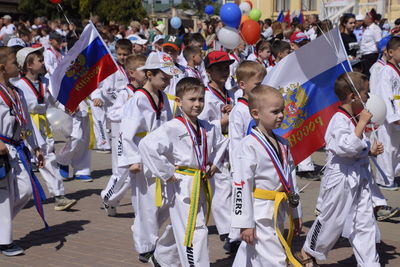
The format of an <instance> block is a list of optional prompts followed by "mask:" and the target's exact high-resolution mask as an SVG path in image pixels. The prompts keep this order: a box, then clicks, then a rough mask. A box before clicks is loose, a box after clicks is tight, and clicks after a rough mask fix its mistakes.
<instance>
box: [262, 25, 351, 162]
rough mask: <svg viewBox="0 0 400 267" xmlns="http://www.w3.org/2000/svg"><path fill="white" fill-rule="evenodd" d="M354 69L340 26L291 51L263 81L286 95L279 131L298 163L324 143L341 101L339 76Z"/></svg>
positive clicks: (277, 132)
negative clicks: (337, 95) (282, 119)
mask: <svg viewBox="0 0 400 267" xmlns="http://www.w3.org/2000/svg"><path fill="white" fill-rule="evenodd" d="M346 71H351V65H350V62H349V61H348V58H347V54H346V50H345V48H344V45H343V42H342V39H341V37H340V32H339V30H338V29H337V28H335V29H333V30H331V31H330V32H328V33H325V35H322V36H320V37H318V38H317V39H316V40H314V41H312V42H310V43H309V44H307V45H305V46H303V47H302V48H300V49H299V50H296V51H295V52H293V53H291V54H289V55H288V56H287V57H285V58H284V59H283V60H282V61H280V62H279V63H278V64H277V65H276V66H275V67H274V68H273V69H272V71H271V72H269V73H268V74H267V76H266V78H265V80H264V81H263V84H267V85H269V86H272V87H275V88H277V89H278V90H280V91H281V93H282V94H283V96H284V98H285V119H284V121H283V123H282V126H281V128H280V129H277V130H276V131H275V133H276V134H278V135H280V136H283V137H284V138H286V139H287V140H288V141H289V143H290V146H291V151H292V156H293V159H294V161H295V163H296V164H298V163H300V162H301V161H303V160H304V159H305V158H307V157H308V156H310V155H311V154H312V153H313V152H314V151H316V150H318V149H319V148H321V147H322V146H324V144H325V141H324V135H325V132H326V128H327V127H328V123H329V121H330V119H331V117H332V116H333V114H335V112H336V111H337V108H338V106H339V105H340V102H339V99H338V98H337V97H336V95H335V92H334V84H335V80H336V78H337V77H338V76H339V75H341V74H342V73H344V72H346Z"/></svg>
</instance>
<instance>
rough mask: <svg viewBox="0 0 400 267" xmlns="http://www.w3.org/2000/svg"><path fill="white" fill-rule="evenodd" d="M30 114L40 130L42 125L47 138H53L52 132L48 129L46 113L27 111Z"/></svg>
mask: <svg viewBox="0 0 400 267" xmlns="http://www.w3.org/2000/svg"><path fill="white" fill-rule="evenodd" d="M29 114H30V115H31V118H32V121H33V123H35V125H36V127H37V128H38V130H39V131H40V130H41V129H42V127H44V132H45V134H46V136H47V138H53V133H52V132H51V130H50V127H49V122H48V121H47V118H46V114H37V113H29Z"/></svg>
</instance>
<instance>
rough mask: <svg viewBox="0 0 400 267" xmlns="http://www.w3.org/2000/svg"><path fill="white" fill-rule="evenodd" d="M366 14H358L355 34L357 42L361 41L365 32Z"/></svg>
mask: <svg viewBox="0 0 400 267" xmlns="http://www.w3.org/2000/svg"><path fill="white" fill-rule="evenodd" d="M363 24H364V16H363V15H361V14H359V15H357V16H356V27H355V28H354V31H353V33H354V35H355V36H356V38H357V42H358V43H360V41H361V38H362V35H363V32H364V26H363Z"/></svg>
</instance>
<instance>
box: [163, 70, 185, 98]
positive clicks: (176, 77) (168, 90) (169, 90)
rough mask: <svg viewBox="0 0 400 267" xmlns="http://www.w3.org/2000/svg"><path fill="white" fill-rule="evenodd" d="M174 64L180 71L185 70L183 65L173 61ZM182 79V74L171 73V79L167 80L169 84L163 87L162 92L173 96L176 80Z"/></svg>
mask: <svg viewBox="0 0 400 267" xmlns="http://www.w3.org/2000/svg"><path fill="white" fill-rule="evenodd" d="M175 66H176V67H177V68H179V69H180V70H181V72H185V67H184V66H182V65H180V64H178V63H175ZM181 79H182V75H181V74H177V75H173V76H172V79H171V80H170V82H169V85H168V86H167V88H165V90H164V92H165V93H166V94H168V95H173V96H175V93H176V85H177V84H178V82H179V81H180V80H181Z"/></svg>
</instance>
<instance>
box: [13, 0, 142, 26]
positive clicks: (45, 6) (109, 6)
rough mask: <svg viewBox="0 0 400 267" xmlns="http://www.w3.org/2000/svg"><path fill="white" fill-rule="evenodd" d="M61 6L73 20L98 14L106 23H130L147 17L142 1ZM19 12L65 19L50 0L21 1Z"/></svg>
mask: <svg viewBox="0 0 400 267" xmlns="http://www.w3.org/2000/svg"><path fill="white" fill-rule="evenodd" d="M61 5H62V7H63V9H64V12H65V14H66V15H67V16H68V17H69V18H71V19H87V18H89V17H90V14H96V15H99V16H100V17H101V18H102V19H103V20H106V21H110V20H113V21H117V22H120V23H128V22H129V21H131V20H132V19H136V20H140V19H143V18H144V17H146V10H145V9H144V8H143V6H142V1H141V0H63V1H62V3H61ZM19 10H20V11H22V12H23V13H25V14H26V15H27V16H28V17H29V18H31V19H32V18H34V17H38V16H46V17H48V18H50V19H54V18H63V14H62V13H61V12H60V10H59V8H58V7H57V5H55V4H53V3H51V2H50V1H49V0H21V1H20V4H19Z"/></svg>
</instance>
